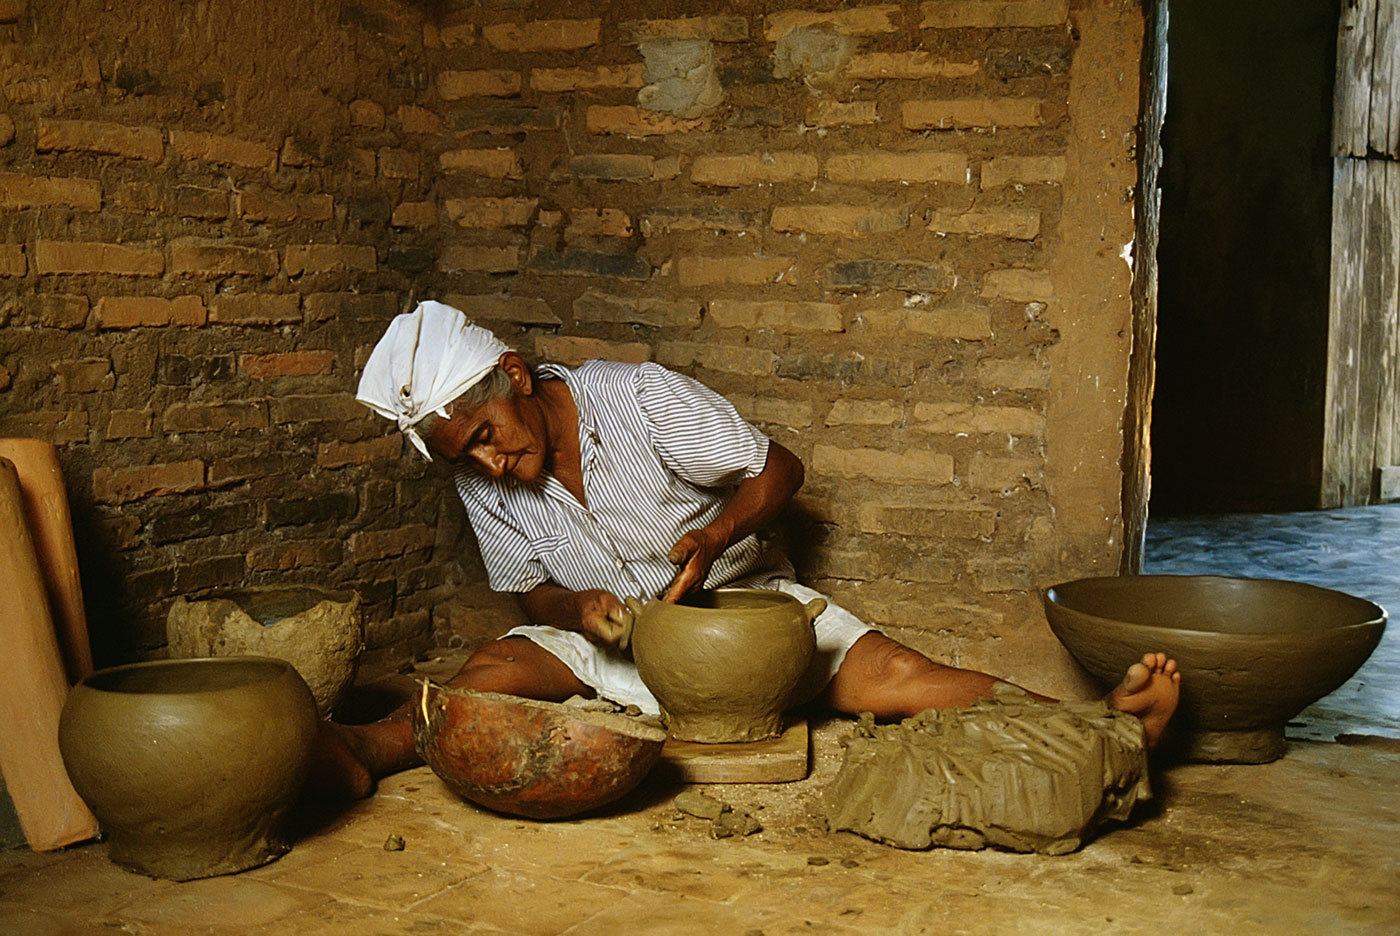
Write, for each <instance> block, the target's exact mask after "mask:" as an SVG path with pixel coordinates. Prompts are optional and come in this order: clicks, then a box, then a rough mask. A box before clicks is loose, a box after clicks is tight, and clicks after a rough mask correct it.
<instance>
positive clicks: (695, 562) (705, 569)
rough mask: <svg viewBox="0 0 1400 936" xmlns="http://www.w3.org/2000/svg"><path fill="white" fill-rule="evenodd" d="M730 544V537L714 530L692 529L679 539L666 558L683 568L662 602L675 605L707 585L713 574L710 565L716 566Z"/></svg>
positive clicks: (663, 596)
mask: <svg viewBox="0 0 1400 936" xmlns="http://www.w3.org/2000/svg"><path fill="white" fill-rule="evenodd" d="M728 545H729V538H728V537H727V536H725V535H724V533H723V532H721V531H719V530H716V529H715V528H714V527H701V528H700V529H698V530H691V531H690V532H689V533H686V534H685V535H684V536H682V537H681V538H680V539H678V540H676V545H674V546H672V547H671V551H670V552H669V553H667V554H666V558H667V559H669V560H670V561H671V562H673V563H675V564H676V565H677V566H679V569H678V570H677V571H676V577H675V578H674V579H672V580H671V585H670V587H669V588H667V589H666V593H665V594H664V595H662V596H661V600H662V601H667V602H671V603H673V604H674V603H675V602H677V601H679V600H680V599H681V598H683V597H684V596H686V595H687V594H689V593H690V592H692V591H695V590H696V589H697V588H700V587H701V586H703V585H704V584H705V577H706V576H707V575H709V574H710V566H712V565H714V562H715V560H716V559H718V558H719V555H720V553H722V552H724V550H725V549H726V548H728Z"/></svg>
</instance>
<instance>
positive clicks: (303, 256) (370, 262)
mask: <svg viewBox="0 0 1400 936" xmlns="http://www.w3.org/2000/svg"><path fill="white" fill-rule="evenodd" d="M282 262H283V264H284V266H285V267H286V269H287V275H288V276H301V275H303V274H307V273H345V272H350V271H358V272H362V273H373V272H374V271H375V270H377V269H379V259H378V257H377V256H376V255H375V252H374V248H373V247H369V246H362V245H357V244H299V245H295V246H291V247H288V248H287V252H286V254H285V256H284V258H283V261H282Z"/></svg>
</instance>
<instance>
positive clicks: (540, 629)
mask: <svg viewBox="0 0 1400 936" xmlns="http://www.w3.org/2000/svg"><path fill="white" fill-rule="evenodd" d="M768 587H770V588H774V589H776V590H777V591H781V592H786V593H787V594H789V595H791V596H792V597H794V598H796V599H797V600H798V601H801V602H803V603H804V604H805V603H806V602H808V601H811V600H812V599H813V598H823V599H826V610H825V611H823V612H822V613H821V614H820V615H818V616H817V619H816V621H815V622H813V626H814V627H815V629H816V632H817V652H816V653H814V654H812V664H811V666H809V667H808V668H807V675H806V676H804V677H803V680H802V682H801V683H799V684H798V687H797V691H796V692H794V693H793V700H794V704H801V703H803V702H810V701H811V700H812V699H815V698H816V697H817V696H818V695H819V694H820V693H821V691H822V690H823V689H825V688H826V684H827V683H829V682H831V677H833V676H835V675H836V671H837V670H838V669H839V668H840V667H841V663H842V661H844V660H845V659H846V652H847V651H848V650H850V649H851V645H852V644H854V643H855V642H856V641H857V640H859V639H860V638H861V637H863V636H865V635H866V634H868V633H870V632H871V631H873V630H874V628H873V627H871V626H870V625H868V624H866V623H865V622H864V621H862V620H860V618H858V617H856V616H855V615H854V614H852V613H851V612H849V611H847V610H846V609H845V608H843V607H841V606H840V605H837V604H834V603H833V602H832V601H831V599H829V598H826V596H825V595H823V594H822V593H821V592H819V591H816V590H814V589H811V588H808V587H807V586H806V585H799V584H798V583H796V582H794V581H792V580H790V579H774V580H772V581H771V582H769V583H768ZM505 636H507V637H527V638H529V639H530V640H531V641H533V642H534V643H536V644H538V645H539V646H541V647H543V648H544V649H546V650H548V651H549V652H550V653H552V654H554V655H555V656H556V657H558V658H559V660H560V661H561V662H562V663H563V664H564V665H565V666H567V667H568V668H569V670H570V671H571V672H572V673H573V674H574V675H575V676H577V677H578V678H579V681H580V682H582V683H583V684H584V685H586V686H589V687H591V688H592V689H593V690H594V691H595V692H597V693H598V695H599V696H600V697H601V698H604V699H607V700H609V701H611V702H616V703H618V704H619V705H635V706H637V707H638V708H640V709H641V710H642V711H643V712H645V713H646V714H648V715H659V714H661V709H660V707H659V706H657V704H656V697H655V696H653V695H652V694H651V691H650V690H649V689H647V687H646V686H645V685H643V683H642V679H641V677H640V676H638V675H637V666H636V664H634V663H633V662H632V661H631V660H629V659H627V658H626V657H624V656H622V655H621V654H619V653H618V652H617V651H616V650H606V649H604V648H602V647H599V646H596V645H595V644H592V643H590V642H589V640H588V638H587V637H584V636H583V635H582V634H580V633H577V632H575V631H566V630H560V629H559V628H557V627H550V626H548V625H545V624H526V625H523V626H521V627H515V628H512V629H511V630H510V631H509V632H507V633H506V635H505Z"/></svg>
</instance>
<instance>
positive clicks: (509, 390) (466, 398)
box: [417, 364, 515, 437]
mask: <svg viewBox="0 0 1400 936" xmlns="http://www.w3.org/2000/svg"><path fill="white" fill-rule="evenodd" d="M514 395H515V386H514V385H513V384H511V382H510V375H509V374H507V373H506V372H505V371H504V370H502V369H501V365H499V364H497V365H496V366H495V367H493V368H491V369H490V370H489V371H487V372H486V376H485V377H482V378H481V379H480V380H478V381H477V382H476V383H474V384H472V385H471V386H470V387H468V388H467V389H466V390H465V391H464V392H463V393H462V395H461V396H459V397H457V399H455V400H453V401H452V402H451V403H448V404H447V406H446V410H447V417H448V418H449V419H451V418H452V416H453V415H454V414H455V413H457V412H462V413H465V412H470V411H471V410H474V409H476V408H478V407H481V406H485V405H486V404H487V403H490V402H491V401H492V400H504V399H505V398H506V397H511V396H514ZM441 421H442V417H441V416H439V415H438V414H437V413H429V414H428V415H427V416H425V417H423V419H422V420H421V421H420V422H419V423H418V427H417V428H418V434H419V435H422V436H425V437H426V436H427V435H429V434H430V433H431V432H432V431H433V429H434V427H436V426H437V424H438V423H439V422H441Z"/></svg>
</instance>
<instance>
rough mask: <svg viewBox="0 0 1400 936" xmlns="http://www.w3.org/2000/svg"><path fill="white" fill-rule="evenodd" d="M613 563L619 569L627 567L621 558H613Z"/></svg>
mask: <svg viewBox="0 0 1400 936" xmlns="http://www.w3.org/2000/svg"><path fill="white" fill-rule="evenodd" d="M613 565H615V566H617V567H618V568H619V569H625V568H627V563H625V562H623V561H622V560H621V559H614V560H613Z"/></svg>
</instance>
